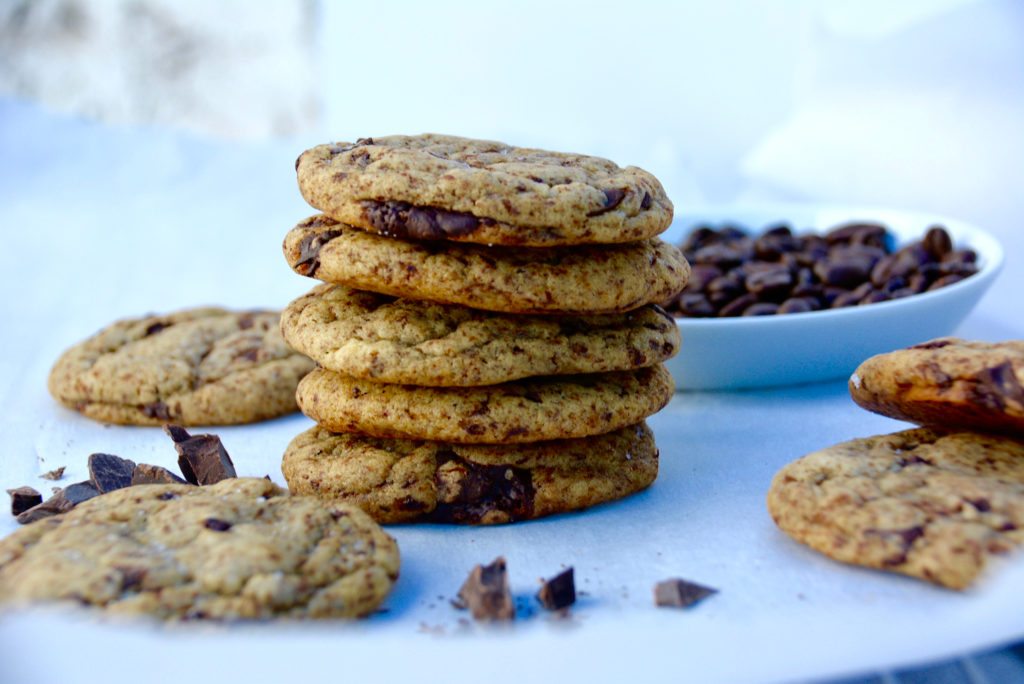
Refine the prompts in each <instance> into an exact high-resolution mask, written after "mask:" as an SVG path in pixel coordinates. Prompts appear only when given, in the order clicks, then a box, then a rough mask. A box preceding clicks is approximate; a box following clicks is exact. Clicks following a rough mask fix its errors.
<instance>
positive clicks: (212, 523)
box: [203, 518, 231, 532]
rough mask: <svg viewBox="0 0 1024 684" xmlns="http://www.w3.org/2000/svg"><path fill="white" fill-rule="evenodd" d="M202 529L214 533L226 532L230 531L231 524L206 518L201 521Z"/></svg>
mask: <svg viewBox="0 0 1024 684" xmlns="http://www.w3.org/2000/svg"><path fill="white" fill-rule="evenodd" d="M203 527H205V528H206V529H208V530H213V531H214V532H227V531H228V530H230V529H231V523H229V522H228V521H227V520H221V519H219V518H207V519H206V520H204V521H203Z"/></svg>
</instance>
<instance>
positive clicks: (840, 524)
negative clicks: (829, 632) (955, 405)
mask: <svg viewBox="0 0 1024 684" xmlns="http://www.w3.org/2000/svg"><path fill="white" fill-rule="evenodd" d="M767 503H768V510H769V512H770V513H771V515H772V518H773V519H774V520H775V522H776V524H777V525H778V526H779V527H780V528H781V529H782V530H783V531H785V532H786V533H787V534H788V535H790V536H791V537H793V538H794V539H796V540H797V541H799V542H801V543H803V544H806V545H807V546H809V547H811V548H812V549H815V550H817V551H820V552H821V553H824V554H825V555H827V556H829V557H831V558H834V559H836V560H840V561H844V562H847V563H854V564H857V565H864V566H868V567H872V568H879V569H883V570H890V571H894V572H900V573H903V574H906V575H911V576H914V577H918V578H921V579H924V580H927V581H929V582H933V583H936V584H940V585H943V586H946V587H950V588H953V589H963V588H965V587H967V586H969V585H970V584H971V583H972V582H974V581H975V580H976V579H977V578H978V577H979V576H980V575H981V574H982V573H983V571H984V570H985V568H986V566H987V565H988V564H989V563H991V562H992V561H993V559H994V558H996V557H998V556H1001V555H1004V554H1006V553H1007V552H1009V551H1011V550H1012V549H1014V548H1016V547H1019V546H1020V545H1021V544H1022V543H1024V443H1022V442H1020V441H1017V440H1015V439H1011V438H1008V437H1001V436H997V435H993V434H984V433H976V432H965V431H954V430H943V429H938V428H916V429H913V430H906V431H903V432H897V433H894V434H890V435H881V436H876V437H869V438H865V439H855V440H851V441H849V442H844V443H841V444H837V445H835V446H832V447H829V448H826V449H823V450H821V451H818V452H815V453H813V454H809V455H807V456H804V457H803V458H800V459H798V460H796V461H794V462H793V463H790V464H789V465H787V466H785V467H783V468H782V469H781V470H780V471H779V472H778V473H777V474H776V475H775V477H774V478H773V480H772V484H771V488H770V489H769V492H768V497H767Z"/></svg>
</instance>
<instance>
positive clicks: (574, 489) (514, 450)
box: [281, 422, 658, 525]
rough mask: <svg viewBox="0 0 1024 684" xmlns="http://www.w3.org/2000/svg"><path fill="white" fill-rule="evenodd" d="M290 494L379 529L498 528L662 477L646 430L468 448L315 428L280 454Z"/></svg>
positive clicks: (620, 495)
mask: <svg viewBox="0 0 1024 684" xmlns="http://www.w3.org/2000/svg"><path fill="white" fill-rule="evenodd" d="M281 471H282V472H283V473H284V476H285V478H286V479H287V480H288V486H289V487H290V488H291V490H292V491H293V492H299V493H303V494H316V495H318V496H322V497H325V498H327V499H329V500H334V499H340V500H343V501H347V502H351V503H355V504H357V505H359V506H360V507H361V508H363V509H364V510H366V511H367V512H368V513H369V514H370V515H371V516H373V517H374V518H375V519H376V520H377V521H379V522H383V523H397V522H414V521H430V522H452V523H469V524H475V525H476V524H483V525H487V524H495V523H507V522H515V521H517V520H528V519H533V518H539V517H542V516H546V515H551V514H554V513H562V512H566V511H574V510H579V509H583V508H587V507H589V506H593V505H595V504H599V503H603V502H607V501H613V500H617V499H620V498H623V497H625V496H628V495H629V494H632V493H634V492H637V491H639V490H641V489H643V488H645V487H647V486H648V485H650V484H651V482H653V481H654V479H655V477H656V476H657V473H658V450H657V448H656V447H655V445H654V437H653V435H652V433H651V430H650V429H649V428H648V427H647V425H646V424H645V423H643V422H641V423H638V424H636V425H631V426H628V427H625V428H620V429H619V430H616V431H614V432H610V433H607V434H604V435H598V436H596V437H585V438H581V439H569V440H556V441H549V442H537V443H533V444H516V445H487V444H482V445H466V444H452V443H443V442H424V441H411V440H391V439H378V438H375V437H366V436H363V435H354V434H335V433H332V432H330V431H328V430H326V429H324V428H322V427H319V426H317V427H313V428H311V429H309V430H307V431H306V432H303V433H302V434H300V435H298V436H297V437H296V438H295V439H294V440H292V442H291V444H290V445H289V446H288V449H287V450H286V451H285V455H284V460H283V462H282V464H281Z"/></svg>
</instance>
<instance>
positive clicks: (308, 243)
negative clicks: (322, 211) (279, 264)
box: [292, 230, 341, 278]
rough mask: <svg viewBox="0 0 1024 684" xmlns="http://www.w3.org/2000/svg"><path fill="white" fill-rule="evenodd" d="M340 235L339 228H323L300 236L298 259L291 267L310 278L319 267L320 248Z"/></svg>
mask: <svg viewBox="0 0 1024 684" xmlns="http://www.w3.org/2000/svg"><path fill="white" fill-rule="evenodd" d="M339 235H341V231H340V230H325V231H323V232H321V233H313V234H312V235H307V236H306V237H304V238H302V241H301V242H299V260H298V261H296V262H295V263H294V264H293V265H292V268H293V269H295V271H297V272H298V273H301V274H302V275H304V276H309V277H310V278H312V277H313V276H315V275H316V272H317V270H318V269H319V268H320V250H321V249H323V246H324V245H326V244H327V243H328V242H330V241H331V240H333V239H334V238H336V237H338V236H339Z"/></svg>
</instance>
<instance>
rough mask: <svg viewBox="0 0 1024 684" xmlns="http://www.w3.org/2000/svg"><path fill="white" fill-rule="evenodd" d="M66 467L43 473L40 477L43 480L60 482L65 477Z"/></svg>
mask: <svg viewBox="0 0 1024 684" xmlns="http://www.w3.org/2000/svg"><path fill="white" fill-rule="evenodd" d="M66 467H67V466H61V467H60V468H54V469H53V470H51V471H49V472H46V473H43V474H42V475H40V476H39V477H41V478H43V479H44V480H59V479H60V478H62V477H64V469H65V468H66Z"/></svg>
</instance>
